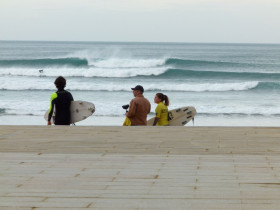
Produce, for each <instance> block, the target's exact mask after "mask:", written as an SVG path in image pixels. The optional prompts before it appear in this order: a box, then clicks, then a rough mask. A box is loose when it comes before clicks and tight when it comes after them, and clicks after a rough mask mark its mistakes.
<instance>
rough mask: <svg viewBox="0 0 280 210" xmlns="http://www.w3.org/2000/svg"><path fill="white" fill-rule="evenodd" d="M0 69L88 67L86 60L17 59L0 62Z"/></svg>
mask: <svg viewBox="0 0 280 210" xmlns="http://www.w3.org/2000/svg"><path fill="white" fill-rule="evenodd" d="M0 66H1V67H15V66H20V67H33V68H34V67H38V68H45V67H49V66H74V67H85V66H88V61H87V59H83V58H42V59H17V60H0Z"/></svg>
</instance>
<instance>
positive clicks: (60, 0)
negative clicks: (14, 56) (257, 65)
mask: <svg viewBox="0 0 280 210" xmlns="http://www.w3.org/2000/svg"><path fill="white" fill-rule="evenodd" d="M0 40H51V41H129V42H131V41H139V42H223V43H224V42H227V43H229V42H230V43H280V0H0Z"/></svg>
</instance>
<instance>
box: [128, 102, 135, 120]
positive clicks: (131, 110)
mask: <svg viewBox="0 0 280 210" xmlns="http://www.w3.org/2000/svg"><path fill="white" fill-rule="evenodd" d="M135 114H136V103H135V101H134V100H132V101H131V102H130V104H129V110H128V112H127V113H126V116H127V117H128V118H130V117H134V116H135Z"/></svg>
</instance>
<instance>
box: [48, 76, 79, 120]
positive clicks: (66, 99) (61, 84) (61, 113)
mask: <svg viewBox="0 0 280 210" xmlns="http://www.w3.org/2000/svg"><path fill="white" fill-rule="evenodd" d="M54 84H55V86H56V88H57V91H56V92H54V93H52V95H51V105H50V109H49V117H48V125H51V117H52V114H53V110H54V107H55V119H54V124H55V125H70V104H71V101H73V100H74V99H73V97H72V94H71V93H70V92H68V91H66V90H64V88H65V86H66V80H65V79H64V78H63V77H62V76H59V77H58V78H56V80H55V81H54Z"/></svg>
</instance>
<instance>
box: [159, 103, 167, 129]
mask: <svg viewBox="0 0 280 210" xmlns="http://www.w3.org/2000/svg"><path fill="white" fill-rule="evenodd" d="M156 117H157V118H159V120H158V122H157V125H168V108H167V106H165V104H164V103H162V102H159V103H158V105H157V108H156Z"/></svg>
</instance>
